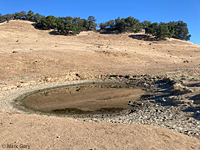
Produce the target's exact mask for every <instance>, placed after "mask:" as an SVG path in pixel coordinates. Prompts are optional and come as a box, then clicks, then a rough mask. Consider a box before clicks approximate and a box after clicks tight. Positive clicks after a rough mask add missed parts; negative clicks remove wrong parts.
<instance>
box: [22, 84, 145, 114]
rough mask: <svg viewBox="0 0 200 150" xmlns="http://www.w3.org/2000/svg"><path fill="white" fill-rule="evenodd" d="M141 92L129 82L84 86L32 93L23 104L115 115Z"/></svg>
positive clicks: (47, 109)
mask: <svg viewBox="0 0 200 150" xmlns="http://www.w3.org/2000/svg"><path fill="white" fill-rule="evenodd" d="M142 94H144V91H142V90H141V89H139V88H136V87H132V86H127V85H81V86H71V87H63V88H56V89H51V90H45V91H42V92H38V93H36V94H31V95H30V96H28V97H26V98H25V99H23V100H22V105H24V106H25V107H26V108H28V109H32V110H34V111H39V112H45V113H53V114H66V115H71V114H113V113H118V112H120V111H122V110H124V109H130V108H131V107H130V106H129V105H128V102H129V101H135V100H137V99H139V98H140V96H141V95H142Z"/></svg>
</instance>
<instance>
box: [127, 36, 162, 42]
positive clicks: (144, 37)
mask: <svg viewBox="0 0 200 150" xmlns="http://www.w3.org/2000/svg"><path fill="white" fill-rule="evenodd" d="M129 37H131V38H133V39H137V40H143V41H158V40H157V39H156V38H155V37H152V36H149V35H129Z"/></svg>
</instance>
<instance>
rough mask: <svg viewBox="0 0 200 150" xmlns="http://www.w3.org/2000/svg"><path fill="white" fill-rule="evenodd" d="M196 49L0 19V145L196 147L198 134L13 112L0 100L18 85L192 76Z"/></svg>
mask: <svg viewBox="0 0 200 150" xmlns="http://www.w3.org/2000/svg"><path fill="white" fill-rule="evenodd" d="M199 54H200V45H196V44H193V43H190V42H186V41H181V40H177V39H167V40H166V41H155V40H153V39H151V38H150V37H148V36H146V35H145V34H143V33H139V34H132V33H130V34H128V33H127V34H100V33H95V32H92V31H90V32H82V33H80V34H79V35H77V36H61V35H57V34H56V32H55V31H43V30H38V29H35V28H34V26H33V25H32V23H31V22H28V21H10V22H9V23H4V24H1V25H0V60H1V63H0V92H1V93H0V98H1V103H0V110H1V115H0V116H1V119H0V126H1V128H0V131H1V138H0V144H1V148H4V147H6V148H8V147H9V146H14V147H15V148H19V149H20V148H21V149H25V146H27V147H26V149H28V148H29V147H28V146H30V149H200V142H199V140H198V139H195V138H191V137H188V136H186V135H183V134H180V133H177V132H173V131H170V130H168V129H164V128H157V127H153V126H145V125H133V124H132V125H129V124H112V123H89V122H81V121H76V120H73V119H69V118H58V117H48V116H39V115H27V114H21V113H20V114H15V113H14V112H16V110H14V109H13V108H12V107H11V106H10V105H8V103H7V101H4V100H8V99H10V101H11V99H12V100H13V98H14V97H15V95H13V93H15V94H16V93H18V94H20V93H22V92H23V91H25V90H23V89H26V91H28V90H30V89H31V88H35V89H37V88H41V87H43V86H47V85H48V84H57V83H64V82H69V81H74V80H75V81H81V80H88V79H89V80H90V79H97V78H103V77H104V76H106V75H108V74H109V75H110V74H111V75H112V74H116V75H141V74H150V75H157V74H166V75H169V76H170V75H173V76H178V77H180V76H192V77H196V78H199V73H200V55H199ZM187 84H189V83H187ZM13 91H14V92H13ZM8 112H9V113H8ZM4 144H6V145H4ZM9 144H10V145H9ZM22 146H24V147H22Z"/></svg>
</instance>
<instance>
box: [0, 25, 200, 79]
mask: <svg viewBox="0 0 200 150" xmlns="http://www.w3.org/2000/svg"><path fill="white" fill-rule="evenodd" d="M150 40H151V39H150V38H147V36H146V35H145V34H114V35H113V34H100V33H95V32H92V31H91V32H82V33H80V35H77V36H62V35H56V32H55V31H44V30H38V29H35V28H34V26H33V25H32V23H31V22H29V21H10V22H9V23H8V24H7V23H5V24H2V25H0V53H1V55H0V57H1V58H0V59H1V61H2V62H4V63H1V64H0V68H1V74H0V79H9V78H16V77H21V76H23V77H24V76H36V75H65V74H67V73H68V72H79V73H80V72H87V73H91V74H110V73H113V74H145V73H148V74H149V73H153V74H155V73H160V72H163V71H174V70H177V69H181V68H190V67H195V66H197V67H198V68H199V64H200V59H199V58H200V55H199V54H200V46H199V45H196V44H192V43H190V42H186V41H181V40H177V39H168V40H166V41H150ZM13 51H17V52H18V53H12V52H13ZM184 61H188V63H187V62H186V63H184Z"/></svg>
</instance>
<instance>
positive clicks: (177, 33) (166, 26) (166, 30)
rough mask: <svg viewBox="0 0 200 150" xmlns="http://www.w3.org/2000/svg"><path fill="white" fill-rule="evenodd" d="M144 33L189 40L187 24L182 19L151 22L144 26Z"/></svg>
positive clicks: (163, 37) (158, 37) (162, 37)
mask: <svg viewBox="0 0 200 150" xmlns="http://www.w3.org/2000/svg"><path fill="white" fill-rule="evenodd" d="M145 33H146V34H152V35H153V36H156V38H157V39H165V38H166V37H169V38H176V39H181V40H186V41H187V40H190V37H191V35H190V34H189V31H188V28H187V24H186V23H184V22H183V21H178V22H169V23H162V22H161V23H160V24H158V23H152V24H150V25H149V26H148V27H146V28H145Z"/></svg>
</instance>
